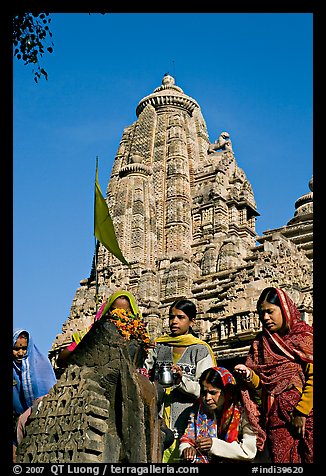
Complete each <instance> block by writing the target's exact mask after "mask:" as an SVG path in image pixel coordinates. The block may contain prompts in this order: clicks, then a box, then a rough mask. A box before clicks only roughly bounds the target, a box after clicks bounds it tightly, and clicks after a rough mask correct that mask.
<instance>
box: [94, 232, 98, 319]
mask: <svg viewBox="0 0 326 476" xmlns="http://www.w3.org/2000/svg"><path fill="white" fill-rule="evenodd" d="M98 248H99V246H98V240H97V239H96V238H95V305H96V306H95V315H96V314H97V308H98V272H97V261H98V259H97V258H98Z"/></svg>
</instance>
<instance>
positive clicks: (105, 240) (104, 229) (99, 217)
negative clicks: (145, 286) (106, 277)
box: [94, 159, 129, 266]
mask: <svg viewBox="0 0 326 476" xmlns="http://www.w3.org/2000/svg"><path fill="white" fill-rule="evenodd" d="M97 168H98V167H97V159H96V174H95V197H94V235H95V236H96V238H97V239H98V241H99V242H100V243H102V245H103V246H105V248H106V249H107V250H108V251H110V253H112V254H113V255H114V256H115V257H116V258H118V260H120V261H121V262H122V263H123V264H127V265H128V266H129V263H128V261H126V260H125V258H124V257H123V255H122V253H121V250H120V247H119V244H118V240H117V237H116V234H115V231H114V226H113V221H112V218H111V216H110V212H109V209H108V206H107V204H106V201H105V199H104V197H103V195H102V192H101V188H100V185H99V183H98V170H97Z"/></svg>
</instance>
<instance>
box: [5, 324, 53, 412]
mask: <svg viewBox="0 0 326 476" xmlns="http://www.w3.org/2000/svg"><path fill="white" fill-rule="evenodd" d="M22 332H26V333H27V334H28V336H29V338H28V346H27V352H26V354H25V356H24V358H23V359H22V363H21V365H18V364H17V363H16V362H15V361H14V360H13V379H14V381H15V385H14V386H13V406H14V410H15V411H16V412H17V413H18V414H19V415H21V414H22V413H23V412H24V411H25V410H27V408H29V407H31V406H32V404H33V401H34V400H35V399H36V398H38V397H42V396H43V395H46V394H47V393H48V392H49V390H50V389H51V387H53V385H54V384H55V383H56V382H57V379H56V377H55V373H54V370H53V368H52V365H51V362H50V360H49V359H48V357H46V356H45V355H43V354H42V353H41V352H40V351H39V350H38V348H37V347H36V345H35V344H34V343H33V339H32V336H31V334H30V332H27V331H26V330H25V329H15V330H14V333H13V346H14V345H15V344H16V341H17V339H18V337H19V335H20V334H21V333H22Z"/></svg>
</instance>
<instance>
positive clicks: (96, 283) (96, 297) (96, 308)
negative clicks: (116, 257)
mask: <svg viewBox="0 0 326 476" xmlns="http://www.w3.org/2000/svg"><path fill="white" fill-rule="evenodd" d="M97 168H98V155H97V156H96V168H95V181H96V173H97ZM94 206H95V193H94ZM94 219H95V209H94ZM98 249H99V241H98V239H97V238H96V236H95V316H96V315H97V310H98V272H97V264H98Z"/></svg>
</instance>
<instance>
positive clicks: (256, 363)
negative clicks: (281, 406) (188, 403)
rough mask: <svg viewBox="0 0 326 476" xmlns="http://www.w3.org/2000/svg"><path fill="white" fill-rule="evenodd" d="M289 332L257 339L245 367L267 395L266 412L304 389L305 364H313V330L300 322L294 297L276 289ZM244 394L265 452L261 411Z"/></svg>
mask: <svg viewBox="0 0 326 476" xmlns="http://www.w3.org/2000/svg"><path fill="white" fill-rule="evenodd" d="M276 292H277V295H278V297H279V299H280V303H281V309H282V314H283V316H284V320H285V327H286V328H287V332H286V334H285V335H283V336H282V337H281V336H280V335H279V334H278V333H271V332H269V331H268V329H266V328H264V329H263V330H262V332H260V333H259V334H258V335H257V337H256V338H255V339H254V341H253V343H252V345H251V348H250V351H249V354H248V357H247V359H246V362H245V365H247V366H248V367H249V368H251V369H253V370H254V371H255V372H256V373H257V374H258V376H259V377H260V381H261V384H262V388H263V392H264V393H265V402H264V403H265V405H266V411H267V414H268V411H269V409H270V407H271V404H272V401H273V398H274V396H277V395H279V394H280V393H282V392H284V390H285V389H286V388H288V387H289V386H290V385H291V384H292V385H294V386H298V387H302V386H303V384H304V381H305V377H304V372H303V368H302V367H303V364H304V363H305V362H310V363H311V362H312V361H313V329H312V327H311V326H310V325H309V324H307V323H306V322H304V321H301V320H300V312H299V310H298V309H297V307H296V305H295V304H294V302H293V301H292V300H291V299H290V297H289V296H288V295H287V294H286V293H285V292H284V291H283V290H281V289H278V288H276ZM242 393H243V399H244V403H245V406H246V408H247V413H248V417H249V421H250V423H251V424H252V426H253V427H254V429H256V431H257V433H258V438H257V447H258V449H260V450H261V449H262V448H263V445H264V441H265V439H266V433H265V431H264V429H263V426H264V425H263V423H262V422H261V421H259V420H260V417H261V415H260V410H259V408H258V406H257V405H256V404H255V403H254V402H253V401H252V400H251V399H250V396H249V392H248V390H245V391H243V392H242Z"/></svg>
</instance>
